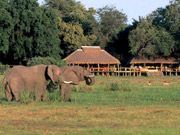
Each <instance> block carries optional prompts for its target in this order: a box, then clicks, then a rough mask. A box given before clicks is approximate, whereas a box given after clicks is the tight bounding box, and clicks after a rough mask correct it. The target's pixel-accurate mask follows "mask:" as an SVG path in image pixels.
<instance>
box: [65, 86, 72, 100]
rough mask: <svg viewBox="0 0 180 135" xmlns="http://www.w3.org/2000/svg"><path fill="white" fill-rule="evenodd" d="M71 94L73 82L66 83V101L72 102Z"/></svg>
mask: <svg viewBox="0 0 180 135" xmlns="http://www.w3.org/2000/svg"><path fill="white" fill-rule="evenodd" d="M70 94H71V84H66V89H65V98H64V100H65V101H69V102H71V99H70Z"/></svg>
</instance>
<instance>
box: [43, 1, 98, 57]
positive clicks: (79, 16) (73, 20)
mask: <svg viewBox="0 0 180 135" xmlns="http://www.w3.org/2000/svg"><path fill="white" fill-rule="evenodd" d="M46 6H47V7H51V8H53V9H55V10H56V12H57V14H58V15H59V35H60V39H61V44H62V46H61V47H62V49H63V50H64V55H63V57H66V56H68V55H69V54H70V53H72V52H73V51H75V50H76V49H78V48H80V47H81V46H82V45H93V44H94V42H95V41H96V39H97V38H96V36H95V34H94V33H95V32H94V31H95V30H96V29H95V27H94V26H95V25H96V20H95V18H94V14H95V10H94V9H93V8H90V9H89V10H86V9H85V8H84V6H83V5H82V4H81V3H79V2H76V1H75V0H46Z"/></svg>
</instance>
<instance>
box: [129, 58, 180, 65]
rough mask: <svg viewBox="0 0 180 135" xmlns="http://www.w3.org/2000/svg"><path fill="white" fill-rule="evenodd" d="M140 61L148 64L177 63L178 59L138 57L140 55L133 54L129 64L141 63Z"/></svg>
mask: <svg viewBox="0 0 180 135" xmlns="http://www.w3.org/2000/svg"><path fill="white" fill-rule="evenodd" d="M141 63H146V64H147V63H149V64H158V63H162V64H178V63H179V62H178V60H177V59H175V58H173V57H169V58H167V59H165V58H147V57H140V56H135V57H133V58H132V59H131V60H130V64H141Z"/></svg>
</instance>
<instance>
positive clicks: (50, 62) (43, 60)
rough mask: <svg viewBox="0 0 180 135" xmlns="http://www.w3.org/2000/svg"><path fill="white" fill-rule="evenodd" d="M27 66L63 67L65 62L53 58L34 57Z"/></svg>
mask: <svg viewBox="0 0 180 135" xmlns="http://www.w3.org/2000/svg"><path fill="white" fill-rule="evenodd" d="M27 64H28V66H33V65H38V64H44V65H57V66H59V67H60V66H65V65H66V62H65V61H63V60H61V59H58V58H53V57H34V58H33V59H32V60H31V61H29V62H28V63H27Z"/></svg>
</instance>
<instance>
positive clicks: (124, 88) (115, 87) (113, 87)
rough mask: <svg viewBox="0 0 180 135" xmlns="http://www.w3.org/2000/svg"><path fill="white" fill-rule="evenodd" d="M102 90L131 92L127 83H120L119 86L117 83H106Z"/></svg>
mask: <svg viewBox="0 0 180 135" xmlns="http://www.w3.org/2000/svg"><path fill="white" fill-rule="evenodd" d="M104 90H106V91H107V90H109V91H124V92H126V91H131V86H130V84H129V82H128V81H122V83H121V84H119V83H118V82H110V83H108V84H107V85H106V86H105V88H104Z"/></svg>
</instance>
